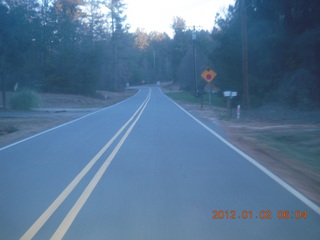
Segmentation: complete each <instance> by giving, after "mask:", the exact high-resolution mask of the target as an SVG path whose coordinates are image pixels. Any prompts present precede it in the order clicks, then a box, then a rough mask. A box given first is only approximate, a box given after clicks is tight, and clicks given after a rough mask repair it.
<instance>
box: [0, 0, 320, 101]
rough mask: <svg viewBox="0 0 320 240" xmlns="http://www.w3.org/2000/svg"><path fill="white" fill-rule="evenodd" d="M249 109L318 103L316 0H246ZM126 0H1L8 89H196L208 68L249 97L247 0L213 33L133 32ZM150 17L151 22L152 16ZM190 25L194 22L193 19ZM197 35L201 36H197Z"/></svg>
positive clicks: (2, 61) (0, 44)
mask: <svg viewBox="0 0 320 240" xmlns="http://www.w3.org/2000/svg"><path fill="white" fill-rule="evenodd" d="M243 1H245V10H246V19H247V20H246V27H247V32H246V34H247V38H248V78H249V97H250V105H251V106H259V105H261V104H264V103H267V102H270V101H276V102H282V103H284V104H288V105H290V106H293V107H306V106H309V107H319V106H320V95H319V92H320V81H319V76H320V74H319V73H320V68H319V67H318V66H319V63H320V43H319V40H320V36H319V35H320V26H319V24H320V19H319V18H320V15H319V14H318V12H319V10H320V9H319V4H318V3H317V1H316V0H268V1H263V0H243ZM125 10H126V5H125V4H124V3H123V1H122V0H108V1H100V0H51V1H50V0H42V1H41V2H40V1H38V0H5V1H4V0H2V1H0V80H1V88H2V91H5V90H12V89H13V88H14V86H17V85H16V84H17V83H19V86H24V87H28V88H32V89H36V90H38V91H46V92H65V93H80V94H86V95H92V94H94V93H95V90H96V89H107V90H112V91H121V90H123V89H124V87H125V85H126V83H129V84H131V85H137V84H148V83H156V82H157V81H173V82H174V83H175V84H176V85H179V86H181V88H184V89H190V90H191V91H194V89H195V88H196V84H195V79H194V64H196V68H195V69H196V77H197V80H198V83H197V88H198V90H201V89H202V88H204V87H205V85H206V84H205V81H202V80H201V78H200V74H201V72H202V71H203V70H205V69H206V68H207V67H211V68H213V69H214V70H215V71H216V72H217V73H218V75H217V77H216V78H215V79H214V82H213V84H214V85H215V86H216V87H218V88H219V89H220V90H221V91H220V94H221V92H223V91H225V90H234V91H238V93H239V99H238V101H239V102H241V99H242V98H241V96H242V93H243V86H242V85H243V83H242V82H243V81H242V34H241V29H242V18H241V13H242V12H241V11H242V10H241V8H240V2H239V0H237V1H235V4H234V5H233V6H229V9H228V11H227V12H225V13H223V14H220V15H219V14H218V15H217V16H216V27H215V28H214V29H213V30H212V31H211V32H208V31H203V30H201V29H197V28H195V29H193V28H192V27H191V28H190V27H187V24H186V22H185V20H184V19H182V18H180V17H175V18H174V19H173V22H172V25H171V27H172V29H173V31H174V37H173V38H170V37H169V36H168V35H167V34H166V33H159V32H151V33H146V32H145V31H144V30H143V29H137V30H136V31H135V32H134V33H132V32H131V31H130V32H129V29H130V25H129V24H128V23H126V15H125ZM146 21H147V19H146ZM189 24H192V23H189ZM194 34H195V35H196V40H193V39H194V36H193V35H194Z"/></svg>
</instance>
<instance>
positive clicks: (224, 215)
mask: <svg viewBox="0 0 320 240" xmlns="http://www.w3.org/2000/svg"><path fill="white" fill-rule="evenodd" d="M212 214H213V215H212V217H211V218H212V219H274V218H277V219H306V218H307V217H308V216H307V211H301V210H296V211H289V210H278V211H276V212H274V211H270V210H261V211H257V212H254V211H251V210H243V211H235V210H231V211H229V210H226V211H223V210H214V211H212Z"/></svg>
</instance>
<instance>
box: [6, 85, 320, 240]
mask: <svg viewBox="0 0 320 240" xmlns="http://www.w3.org/2000/svg"><path fill="white" fill-rule="evenodd" d="M213 128H215V127H214V126H213ZM216 128H217V127H216ZM213 130H215V129H212V128H206V127H205V126H204V125H201V123H199V122H198V121H197V120H196V119H194V118H192V117H190V116H189V115H188V114H187V113H186V112H184V111H183V110H182V109H181V108H179V107H178V106H177V105H176V104H174V103H173V102H172V101H171V100H169V99H168V98H166V97H165V96H164V95H163V93H162V92H161V91H160V90H159V89H158V88H143V89H141V90H140V91H139V93H138V94H136V95H135V96H134V97H131V98H130V99H128V100H127V101H125V102H122V103H120V104H117V105H115V106H112V107H109V108H107V109H104V110H102V111H99V112H97V113H95V114H91V115H89V116H87V117H84V118H81V119H80V120H77V121H74V122H72V123H70V124H66V125H63V126H61V127H58V128H56V129H53V130H51V131H47V132H45V133H43V134H40V135H38V136H36V137H34V138H31V139H28V140H26V141H23V142H20V143H18V144H16V145H13V146H9V147H6V148H3V149H1V150H0V239H6V240H10V239H19V238H21V239H50V238H51V239H62V238H63V239H85V240H88V239H90V240H91V239H93V240H94V239H112V240H114V239H119V240H122V239H126V240H127V239H133V240H142V239H146V240H150V239H151V240H152V239H159V240H160V239H161V240H164V239H166V240H169V239H175V240H179V239H183V240H187V239H192V240H195V239H197V240H202V239H203V240H205V239H210V240H211V239H218V240H219V239H224V240H225V239H227V240H228V239H232V240H233V239H246V240H247V239H268V240H270V239H290V240H292V239H308V240H313V239H314V240H319V239H320V228H319V226H320V210H319V207H318V206H316V205H314V204H313V203H312V202H310V201H309V200H308V199H306V198H305V197H303V196H302V195H301V194H299V193H298V192H296V191H295V190H294V189H292V188H291V187H290V186H289V185H287V184H285V183H283V182H282V181H281V180H279V179H277V178H276V177H275V176H274V175H272V174H270V173H269V172H268V171H267V170H265V169H264V168H262V167H261V166H260V165H254V164H255V162H254V160H252V159H250V158H249V157H247V156H246V155H244V154H242V153H241V152H240V151H238V150H237V149H235V148H234V147H233V146H232V145H230V144H229V143H228V142H226V141H225V140H224V139H223V138H221V137H219V136H218V135H216V134H215V132H214V131H213ZM217 130H219V129H218V128H217ZM215 211H217V212H215ZM222 211H223V212H222ZM284 211H288V212H286V213H290V218H289V219H279V217H289V215H287V214H283V213H284ZM278 213H279V216H278ZM296 213H297V214H296ZM296 215H297V218H299V219H297V218H296ZM215 217H216V218H218V219H213V218H215ZM269 218H270V219H269Z"/></svg>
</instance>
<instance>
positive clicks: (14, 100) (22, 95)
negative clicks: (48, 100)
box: [10, 88, 40, 111]
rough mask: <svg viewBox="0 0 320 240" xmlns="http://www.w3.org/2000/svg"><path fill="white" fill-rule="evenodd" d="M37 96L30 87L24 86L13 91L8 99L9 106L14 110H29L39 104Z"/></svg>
mask: <svg viewBox="0 0 320 240" xmlns="http://www.w3.org/2000/svg"><path fill="white" fill-rule="evenodd" d="M39 102H40V100H39V96H38V94H36V93H35V92H33V91H31V90H30V89H27V88H24V89H22V90H21V91H19V92H17V93H15V94H14V95H13V96H12V97H11V99H10V105H11V108H12V109H14V110H25V111H28V110H31V108H34V107H38V106H39Z"/></svg>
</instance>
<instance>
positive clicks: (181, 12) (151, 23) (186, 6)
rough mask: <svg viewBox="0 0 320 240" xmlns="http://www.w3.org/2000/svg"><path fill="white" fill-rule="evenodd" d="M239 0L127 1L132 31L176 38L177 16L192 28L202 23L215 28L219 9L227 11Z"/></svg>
mask: <svg viewBox="0 0 320 240" xmlns="http://www.w3.org/2000/svg"><path fill="white" fill-rule="evenodd" d="M234 2H235V0H156V1H152V0H125V1H124V3H126V4H127V9H126V11H125V14H126V15H127V21H126V22H127V23H129V24H130V25H131V28H130V31H132V32H134V31H135V30H136V29H137V28H143V29H144V30H145V31H146V32H151V31H158V32H166V33H167V34H168V35H169V36H171V37H172V35H173V30H172V28H171V27H170V25H171V24H172V22H173V17H176V16H178V17H182V18H183V19H184V20H185V21H186V25H187V26H188V27H192V26H199V27H200V29H204V30H209V31H211V30H212V28H213V26H214V20H215V16H216V13H217V12H221V11H222V12H223V10H225V9H227V7H228V6H229V4H234Z"/></svg>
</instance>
